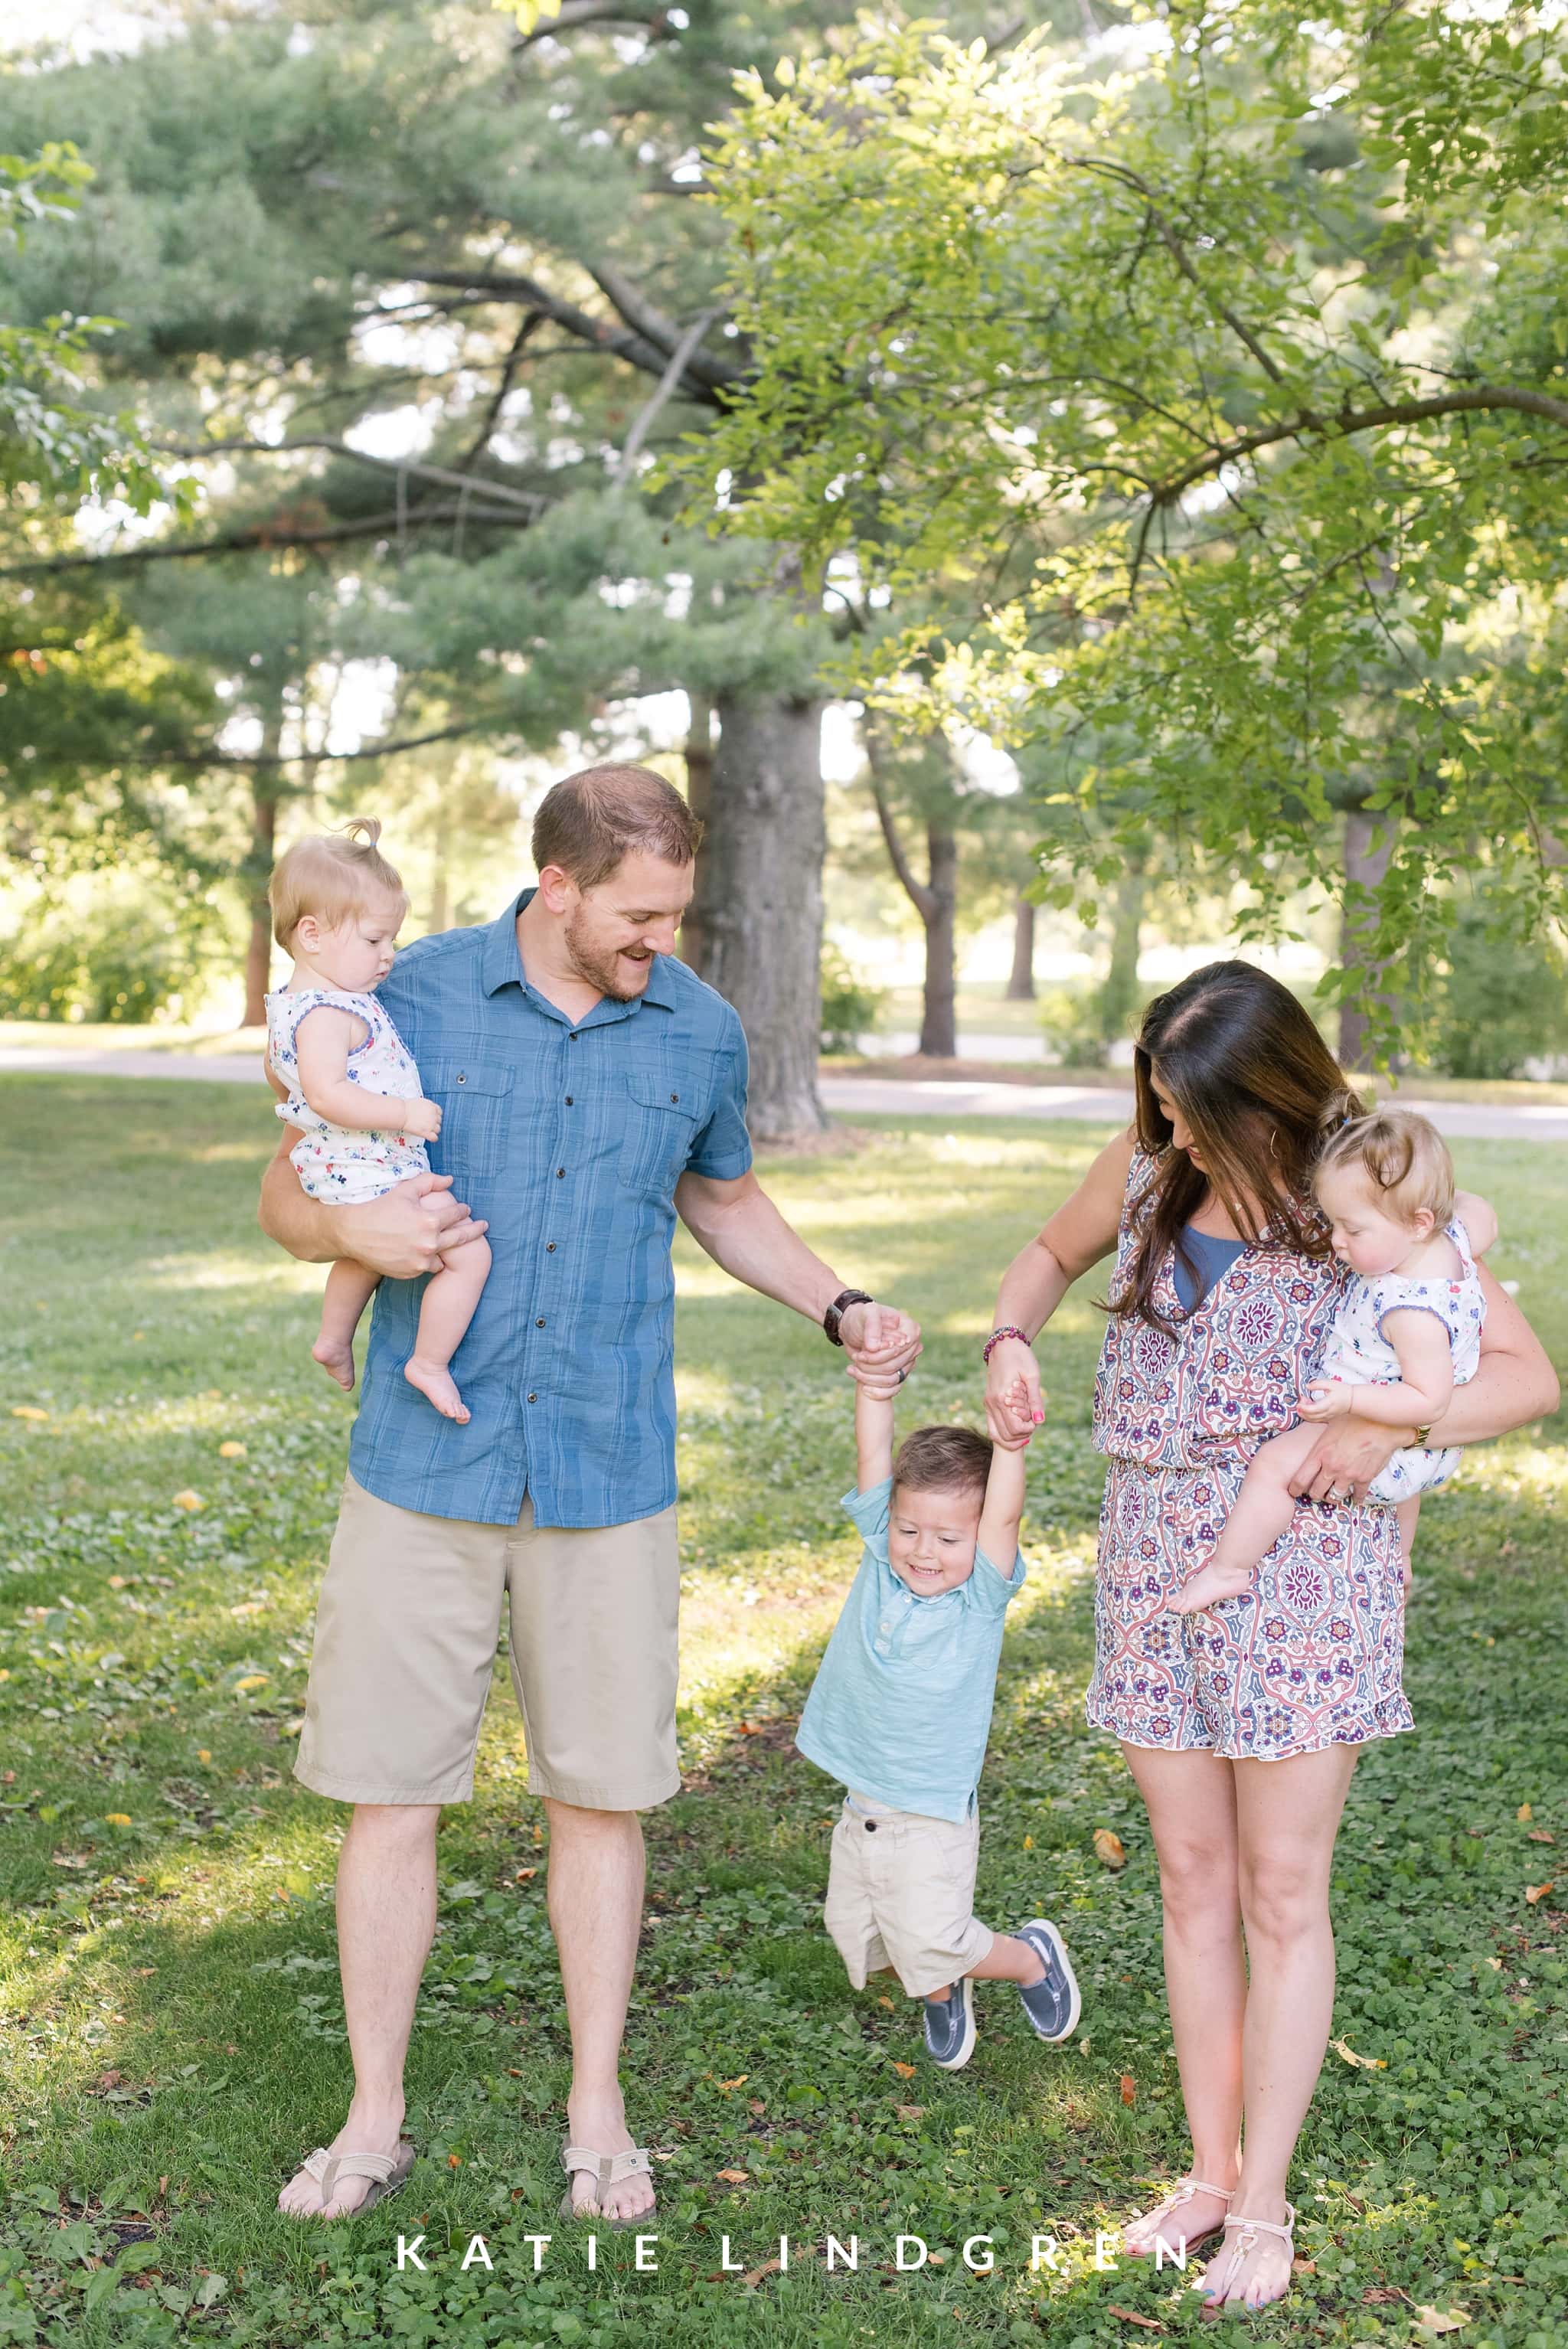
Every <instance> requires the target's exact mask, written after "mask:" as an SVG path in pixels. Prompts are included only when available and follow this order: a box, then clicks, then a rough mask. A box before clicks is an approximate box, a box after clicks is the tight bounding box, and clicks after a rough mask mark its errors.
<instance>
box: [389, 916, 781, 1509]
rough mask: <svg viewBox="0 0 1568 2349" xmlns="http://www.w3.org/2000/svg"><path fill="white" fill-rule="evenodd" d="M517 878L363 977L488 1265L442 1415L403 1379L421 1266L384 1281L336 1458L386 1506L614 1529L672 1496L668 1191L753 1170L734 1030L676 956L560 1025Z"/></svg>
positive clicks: (434, 1158) (735, 1022)
mask: <svg viewBox="0 0 1568 2349" xmlns="http://www.w3.org/2000/svg"><path fill="white" fill-rule="evenodd" d="M532 895H533V891H532V890H531V889H525V890H524V891H523V892H522V894H521V896H519V897H515V898H514V899H513V900H512V902H511V904H510V905H508V906H507V908H506V910H505V912H504V913H503V914H501V916H500V918H499V919H498V920H496V921H494V922H490V923H486V924H485V925H483V926H481V927H480V928H478V929H471V930H446V931H443V932H442V933H441V934H440V935H439V936H435V937H428V938H420V939H419V940H418V943H417V944H416V945H414V946H411V947H409V948H408V950H407V953H406V954H401V955H399V956H398V957H397V963H396V964H395V966H394V967H393V969H392V971H391V973H390V975H389V976H388V977H387V978H386V979H384V980H383V982H382V984H381V986H380V988H378V990H377V993H378V995H379V997H380V999H381V1001H382V1002H383V1003H384V1004H385V1005H386V1007H387V1010H388V1012H389V1013H390V1014H391V1016H392V1018H393V1019H394V1020H395V1021H396V1023H397V1030H398V1032H399V1034H400V1035H401V1036H402V1038H403V1040H404V1042H405V1043H406V1044H407V1047H408V1049H409V1050H410V1051H411V1052H412V1053H413V1055H414V1058H415V1061H417V1062H418V1070H419V1081H420V1083H421V1084H422V1085H423V1086H424V1089H425V1092H426V1093H427V1094H428V1097H429V1098H430V1100H432V1101H435V1102H439V1103H440V1106H441V1112H442V1117H441V1135H440V1140H439V1141H438V1142H436V1143H432V1144H431V1145H430V1164H431V1165H432V1166H433V1167H434V1168H435V1170H436V1172H437V1173H438V1174H450V1175H451V1176H452V1177H453V1178H454V1185H455V1189H456V1192H457V1195H458V1197H459V1199H466V1200H467V1201H468V1203H469V1206H470V1207H471V1208H472V1209H473V1211H474V1213H475V1214H476V1215H477V1216H484V1217H486V1218H487V1219H488V1221H489V1224H490V1253H491V1258H492V1262H491V1266H490V1278H489V1279H488V1280H487V1281H486V1283H485V1287H484V1293H483V1295H482V1296H481V1297H480V1301H479V1306H478V1309H477V1310H476V1311H475V1314H474V1318H473V1319H472V1321H471V1322H470V1323H469V1330H468V1334H467V1336H466V1337H465V1338H464V1340H463V1342H462V1344H461V1345H460V1346H459V1348H458V1350H457V1352H456V1354H455V1355H454V1356H453V1357H452V1376H453V1377H454V1378H455V1379H456V1381H457V1382H458V1387H459V1392H460V1393H461V1395H462V1398H463V1401H464V1402H466V1403H467V1405H468V1407H469V1411H470V1412H471V1413H473V1417H472V1419H471V1420H470V1422H469V1424H468V1425H467V1426H466V1427H459V1425H458V1424H457V1423H456V1422H455V1421H454V1420H449V1419H443V1418H442V1416H441V1414H440V1413H439V1412H438V1411H433V1410H432V1409H431V1407H430V1405H429V1403H428V1402H426V1400H425V1398H424V1396H423V1395H422V1394H419V1393H418V1392H416V1391H415V1389H414V1388H412V1387H411V1386H410V1385H409V1384H408V1381H407V1379H406V1378H405V1377H404V1376H403V1365H404V1363H405V1362H406V1361H407V1359H408V1356H409V1355H410V1353H411V1352H412V1351H413V1349H414V1335H415V1330H416V1329H417V1327H418V1318H419V1300H420V1299H421V1297H422V1296H423V1294H424V1290H425V1283H424V1282H423V1281H422V1280H384V1281H383V1282H382V1284H381V1286H380V1288H379V1289H378V1290H377V1296H376V1313H375V1318H374V1319H373V1321H372V1323H371V1329H370V1344H369V1348H368V1351H367V1357H366V1364H365V1383H364V1387H363V1390H362V1393H361V1399H360V1406H359V1417H358V1419H357V1420H356V1422H355V1427H354V1436H353V1440H352V1442H351V1444H350V1445H349V1453H348V1464H349V1467H350V1469H351V1470H352V1471H353V1473H354V1475H355V1476H356V1479H357V1481H358V1482H359V1483H360V1484H361V1485H364V1487H365V1489H366V1492H369V1493H374V1494H375V1495H376V1496H377V1499H378V1500H383V1501H391V1502H393V1503H395V1504H396V1505H397V1507H399V1508H404V1509H417V1510H419V1511H422V1512H424V1513H425V1514H427V1515H428V1516H438V1517H460V1518H465V1519H467V1520H469V1522H470V1523H472V1524H475V1525H504V1526H511V1525H515V1524H516V1523H517V1518H518V1513H519V1511H520V1510H521V1507H522V1499H523V1495H524V1493H525V1492H526V1493H528V1494H530V1495H531V1496H532V1500H533V1515H534V1522H535V1523H536V1524H537V1525H541V1526H624V1525H629V1524H630V1523H631V1522H632V1520H633V1519H634V1518H636V1517H651V1516H656V1515H657V1514H658V1512H659V1511H660V1510H661V1509H665V1508H667V1507H668V1506H669V1505H670V1503H671V1502H672V1501H673V1500H674V1499H675V1497H676V1390H675V1366H674V1365H675V1275H674V1272H673V1270H672V1268H671V1265H670V1240H671V1237H672V1236H673V1234H674V1231H675V1225H676V1211H675V1190H676V1184H677V1183H678V1182H679V1181H680V1178H681V1176H682V1175H683V1174H686V1172H687V1170H688V1169H690V1170H691V1171H692V1172H693V1173H695V1174H704V1175H708V1176H711V1177H712V1178H714V1179H715V1180H717V1181H729V1180H732V1179H733V1178H734V1177H735V1176H737V1175H739V1174H745V1172H746V1170H747V1168H748V1166H749V1165H750V1164H751V1144H750V1143H749V1142H748V1139H747V1133H746V1038H745V1035H744V1034H743V1032H742V1030H741V1025H740V1021H739V1019H738V1017H737V1016H736V1013H735V1011H734V1010H733V1009H731V1007H730V1006H729V1005H728V1004H727V1003H726V1002H725V1001H724V999H722V997H720V996H718V995H716V994H715V993H714V991H713V989H712V988H710V987H705V986H704V984H703V982H702V980H701V979H700V978H697V976H696V972H695V971H690V970H688V969H687V968H686V965H685V964H684V963H681V962H676V961H675V960H673V959H672V958H671V957H669V956H668V955H655V957H654V960H653V963H652V965H651V967H650V969H649V974H648V983H647V986H646V988H645V989H644V991H643V993H642V994H641V995H639V996H634V997H633V998H632V999H631V1000H630V1001H628V1002H624V1003H623V1002H615V1001H613V1000H612V999H610V998H609V997H608V996H606V997H604V998H603V999H602V1000H601V1001H600V1002H598V1003H596V1004H595V1005H594V1007H593V1010H592V1011H590V1012H587V1013H586V1014H585V1015H584V1016H583V1019H568V1018H567V1016H566V1014H565V1013H564V1012H563V1011H562V1010H560V1009H558V1008H557V1006H556V1005H555V1004H553V1003H552V1002H551V1001H550V999H549V998H548V997H547V996H544V995H541V994H540V993H539V992H538V990H537V989H536V988H532V987H531V986H530V985H529V982H528V975H527V973H526V972H525V971H524V969H523V967H522V962H521V957H520V956H519V953H518V944H517V916H518V914H519V912H520V911H521V908H522V907H523V906H524V905H526V904H527V903H528V901H529V899H530V898H531V896H532Z"/></svg>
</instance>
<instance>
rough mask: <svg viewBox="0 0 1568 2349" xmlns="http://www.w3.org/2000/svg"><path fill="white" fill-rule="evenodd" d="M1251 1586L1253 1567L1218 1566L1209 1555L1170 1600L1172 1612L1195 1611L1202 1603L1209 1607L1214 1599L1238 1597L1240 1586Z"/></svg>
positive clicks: (1249, 1587)
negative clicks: (1205, 1561)
mask: <svg viewBox="0 0 1568 2349" xmlns="http://www.w3.org/2000/svg"><path fill="white" fill-rule="evenodd" d="M1252 1587H1253V1577H1252V1570H1251V1568H1248V1567H1236V1566H1221V1565H1219V1564H1217V1563H1216V1562H1215V1561H1214V1560H1213V1559H1211V1560H1210V1562H1209V1564H1208V1565H1207V1566H1202V1567H1200V1568H1199V1569H1198V1571H1197V1573H1196V1574H1194V1575H1190V1576H1189V1578H1188V1579H1187V1580H1186V1581H1185V1582H1184V1583H1183V1584H1182V1585H1181V1589H1180V1590H1179V1591H1178V1592H1177V1593H1176V1596H1175V1598H1174V1599H1171V1614H1172V1615H1196V1614H1197V1613H1198V1612H1199V1611H1200V1609H1202V1608H1204V1607H1212V1606H1213V1605H1214V1603H1215V1601H1216V1599H1239V1598H1240V1597H1241V1595H1242V1593H1243V1590H1250V1589H1251V1588H1252Z"/></svg>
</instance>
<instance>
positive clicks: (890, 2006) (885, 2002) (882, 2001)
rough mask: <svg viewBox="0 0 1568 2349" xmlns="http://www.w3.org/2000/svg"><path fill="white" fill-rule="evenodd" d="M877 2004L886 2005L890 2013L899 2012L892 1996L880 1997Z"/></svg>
mask: <svg viewBox="0 0 1568 2349" xmlns="http://www.w3.org/2000/svg"><path fill="white" fill-rule="evenodd" d="M877 2004H878V2005H879V2006H885V2007H886V2009H887V2011H888V2013H890V2014H893V2013H896V2012H897V2009H896V2008H895V2007H894V2005H893V2002H892V1999H891V1998H879V1999H878V2001H877Z"/></svg>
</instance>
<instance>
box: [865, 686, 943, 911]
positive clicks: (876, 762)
mask: <svg viewBox="0 0 1568 2349" xmlns="http://www.w3.org/2000/svg"><path fill="white" fill-rule="evenodd" d="M865 744H866V764H867V766H868V767H869V768H870V769H871V778H872V804H873V805H874V806H875V808H876V812H877V822H878V823H880V824H881V826H882V838H883V840H884V841H886V843H887V853H888V855H889V857H890V858H891V859H892V869H893V871H894V872H895V873H896V874H897V875H898V881H899V886H900V887H901V888H902V889H903V894H904V895H905V896H906V897H907V898H908V899H909V902H910V904H911V905H913V907H914V910H915V912H916V913H917V914H918V915H919V916H920V918H921V920H922V921H923V922H927V923H929V922H931V921H933V920H934V918H935V916H936V910H937V908H936V893H935V891H934V889H929V888H927V886H926V885H925V883H924V882H923V881H921V880H918V879H917V878H916V876H915V871H914V867H913V864H911V863H910V861H909V856H908V854H907V852H906V851H905V848H904V844H903V840H902V839H901V838H900V836H899V829H898V821H897V818H896V817H895V816H894V814H893V812H892V802H891V801H890V800H889V798H888V795H887V792H886V791H885V790H884V788H883V783H882V745H881V743H880V741H879V740H878V739H877V730H876V725H875V723H874V721H873V720H872V717H871V713H870V711H869V710H868V712H867V714H866V729H865Z"/></svg>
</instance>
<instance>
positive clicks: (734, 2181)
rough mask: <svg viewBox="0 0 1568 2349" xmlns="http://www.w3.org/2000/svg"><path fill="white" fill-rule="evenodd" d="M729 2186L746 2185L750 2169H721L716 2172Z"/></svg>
mask: <svg viewBox="0 0 1568 2349" xmlns="http://www.w3.org/2000/svg"><path fill="white" fill-rule="evenodd" d="M716 2174H717V2176H718V2177H720V2178H723V2180H724V2182H725V2184H726V2185H727V2186H744V2185H746V2184H747V2182H748V2179H749V2178H750V2176H751V2172H750V2171H749V2169H721V2170H718V2171H717V2173H716Z"/></svg>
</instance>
